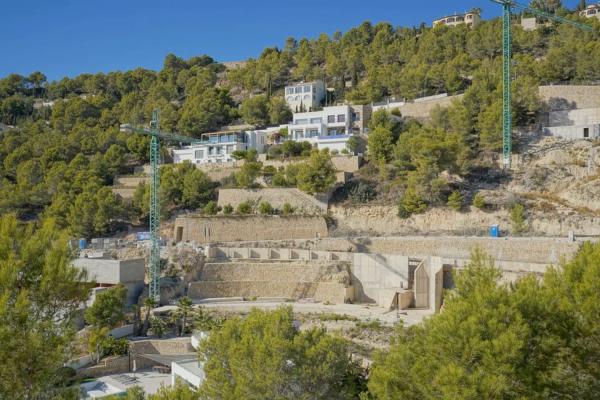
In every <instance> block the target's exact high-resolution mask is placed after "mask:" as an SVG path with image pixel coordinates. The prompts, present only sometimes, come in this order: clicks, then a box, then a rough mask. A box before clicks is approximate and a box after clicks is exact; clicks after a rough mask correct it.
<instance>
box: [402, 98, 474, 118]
mask: <svg viewBox="0 0 600 400" xmlns="http://www.w3.org/2000/svg"><path fill="white" fill-rule="evenodd" d="M463 96H464V95H462V94H459V95H456V96H448V97H442V98H438V99H431V100H428V101H419V102H412V103H406V104H404V105H402V106H399V107H397V108H398V109H399V110H400V113H401V114H402V116H403V117H410V118H415V119H420V120H424V119H429V118H431V111H432V110H433V109H434V108H435V107H437V106H440V107H442V108H448V107H450V105H451V104H452V102H453V101H454V100H461V99H462V98H463Z"/></svg>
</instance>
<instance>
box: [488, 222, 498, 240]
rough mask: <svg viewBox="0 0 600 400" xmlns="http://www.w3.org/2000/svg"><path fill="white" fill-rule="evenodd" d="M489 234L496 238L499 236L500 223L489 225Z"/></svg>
mask: <svg viewBox="0 0 600 400" xmlns="http://www.w3.org/2000/svg"><path fill="white" fill-rule="evenodd" d="M490 236H491V237H496V238H497V237H500V225H492V226H490Z"/></svg>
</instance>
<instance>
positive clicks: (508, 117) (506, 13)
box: [491, 0, 593, 169]
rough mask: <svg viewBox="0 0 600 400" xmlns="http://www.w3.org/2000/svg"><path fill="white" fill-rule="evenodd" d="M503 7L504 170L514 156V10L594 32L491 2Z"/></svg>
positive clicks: (508, 2) (507, 1) (505, 1)
mask: <svg viewBox="0 0 600 400" xmlns="http://www.w3.org/2000/svg"><path fill="white" fill-rule="evenodd" d="M491 1H493V2H494V3H498V4H500V5H502V153H503V164H504V168H506V169H510V167H511V154H512V87H511V62H512V27H511V14H512V9H518V10H521V11H526V12H529V13H531V14H533V15H535V16H536V17H540V18H544V19H548V20H552V21H555V22H559V23H563V24H568V25H572V26H575V27H577V28H580V29H583V30H587V31H593V28H592V27H591V26H590V25H586V24H582V23H580V22H577V21H573V20H571V19H567V18H563V17H559V16H558V15H554V14H549V13H547V12H545V11H541V10H536V9H535V8H530V7H528V6H524V5H522V4H519V3H517V2H516V1H512V0H491Z"/></svg>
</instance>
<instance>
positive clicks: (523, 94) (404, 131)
mask: <svg viewBox="0 0 600 400" xmlns="http://www.w3.org/2000/svg"><path fill="white" fill-rule="evenodd" d="M555 3H557V2H545V3H544V4H543V6H544V7H547V6H549V5H550V6H552V4H555ZM557 12H558V13H561V14H564V15H572V17H573V18H579V17H578V16H577V14H569V11H568V10H565V9H563V8H558V9H557ZM518 20H519V16H517V15H515V34H514V80H513V87H514V93H515V96H514V102H513V113H514V118H515V123H516V124H517V125H527V124H531V123H533V122H535V117H536V113H537V112H538V111H539V110H540V107H541V104H540V102H539V99H538V96H537V89H536V88H537V86H538V85H539V84H550V83H569V84H579V83H591V82H599V81H600V62H598V60H600V42H599V41H598V30H596V31H595V32H594V33H589V32H583V31H580V30H578V29H577V28H574V27H571V26H565V25H553V24H549V25H547V26H544V27H541V28H540V29H538V30H536V31H532V32H526V31H524V30H522V29H521V28H520V27H519V25H518ZM586 22H587V23H591V24H594V25H595V26H596V27H597V28H598V25H600V24H599V22H598V21H596V20H595V19H592V20H586ZM500 76H501V24H500V21H499V20H498V19H493V20H489V21H484V22H482V23H481V24H480V25H479V26H477V27H476V28H474V29H470V28H468V27H466V26H458V27H445V26H440V27H436V28H433V29H432V28H427V27H425V26H421V27H419V28H402V27H398V28H395V27H393V26H392V25H391V24H389V23H378V24H376V25H373V24H371V23H369V22H365V23H363V24H361V25H360V26H358V27H356V28H353V29H351V30H349V31H348V32H346V33H343V34H342V33H339V32H338V33H335V34H334V35H332V36H328V35H325V34H323V35H321V36H319V37H318V38H316V39H301V40H296V39H293V38H289V39H287V40H286V42H285V46H284V47H283V48H282V49H278V48H269V49H265V50H264V51H263V53H262V54H261V55H260V56H259V57H258V58H256V59H250V60H247V62H245V63H244V64H242V65H241V66H240V67H237V68H232V69H230V70H227V69H226V68H225V66H224V65H223V64H220V63H217V62H215V60H213V59H212V58H211V57H209V56H200V57H193V58H190V59H189V60H183V59H181V58H179V57H177V56H175V55H173V54H169V55H168V56H167V57H166V58H165V60H164V65H163V68H162V69H161V70H160V71H158V72H155V71H150V70H145V69H141V68H139V69H135V70H132V71H127V72H111V73H108V74H103V73H99V74H82V75H79V76H77V77H75V78H64V79H62V80H60V81H53V82H47V81H46V78H45V76H44V75H43V74H42V73H40V72H35V73H32V74H31V75H29V76H21V75H17V74H12V75H9V76H7V77H5V78H4V79H2V80H0V119H1V122H2V123H3V124H5V125H8V126H13V127H14V128H10V127H8V128H7V127H5V128H4V129H3V132H2V133H0V135H1V136H0V161H1V162H0V212H2V213H5V212H14V213H17V214H18V215H19V216H20V217H22V218H25V219H28V218H37V217H39V216H42V215H43V216H51V217H53V218H54V219H56V221H57V223H58V226H59V227H62V228H69V230H70V232H71V233H72V234H73V235H81V236H91V235H102V234H107V233H109V232H111V231H113V230H114V229H116V228H117V227H118V225H119V224H121V223H127V222H129V221H132V220H134V219H137V218H140V217H143V215H144V210H143V208H144V205H143V201H142V200H143V198H144V193H140V195H139V196H137V198H138V200H139V201H138V202H137V204H136V202H134V204H133V205H131V204H124V203H123V202H122V201H121V199H119V198H117V197H115V196H114V195H113V194H112V192H111V191H110V188H109V187H108V185H111V184H112V181H113V178H114V176H115V175H117V174H120V173H121V174H122V173H128V172H131V171H132V169H133V166H135V165H140V164H142V163H144V162H147V158H148V139H147V138H146V137H143V136H139V135H133V134H128V133H124V132H120V131H119V124H120V123H125V122H133V123H138V124H142V123H147V121H148V120H149V119H150V116H151V111H152V109H154V108H160V110H161V128H162V129H163V130H164V131H178V132H182V133H185V134H189V135H199V134H200V133H202V132H207V131H211V130H216V129H219V128H220V127H221V126H224V125H226V124H231V123H233V122H236V121H238V122H239V121H240V120H245V121H246V122H249V123H253V124H259V125H266V124H270V123H274V124H276V123H283V122H286V121H287V120H288V119H289V116H290V113H289V109H287V107H286V105H285V102H284V101H283V96H282V94H283V87H284V86H285V85H286V84H288V83H291V82H295V81H298V80H310V79H323V80H325V81H326V82H327V85H328V86H329V87H332V88H334V89H335V91H334V96H335V101H336V102H342V101H349V102H353V103H370V102H373V101H379V100H382V99H384V98H385V97H387V96H395V97H402V98H408V99H411V98H415V97H419V96H423V95H431V94H436V93H442V92H447V93H461V92H462V93H464V97H463V99H462V101H457V102H455V103H454V104H453V105H452V106H451V107H450V108H448V109H438V110H435V111H434V113H433V115H432V121H431V122H430V123H427V124H425V125H423V124H421V123H417V122H415V121H408V120H405V121H403V122H402V123H398V122H394V121H393V120H392V119H391V118H390V116H389V115H385V114H384V113H380V114H379V115H375V116H374V118H373V120H372V121H371V124H370V128H371V132H372V134H371V135H370V137H369V140H368V149H369V152H368V157H369V161H370V165H371V168H372V169H373V170H375V172H374V175H375V176H377V177H379V178H380V179H383V180H387V181H390V182H393V186H394V189H397V190H394V193H397V196H396V198H395V201H398V203H399V207H400V210H399V211H400V214H401V215H406V214H410V213H411V212H418V211H420V210H423V209H424V208H426V207H428V206H435V205H436V204H441V203H444V202H446V200H447V196H448V194H449V193H450V189H451V188H449V187H448V186H447V184H446V183H445V182H444V181H443V180H442V179H441V178H440V173H441V172H442V171H449V172H451V173H454V174H459V175H463V176H466V175H468V173H469V171H471V170H472V169H473V168H476V167H478V166H480V159H481V157H480V156H481V155H482V154H485V153H486V152H492V153H493V152H497V151H498V150H499V149H500V147H501V79H500ZM40 99H43V100H44V101H45V102H49V101H53V102H54V104H53V106H52V107H49V106H47V107H44V106H42V107H34V104H36V102H38V103H40V102H41V100H40ZM517 145H518V142H517ZM169 168H170V169H171V170H172V172H173V173H172V174H170V176H171V178H172V180H173V182H172V184H171V186H174V187H175V188H174V189H172V190H167V189H165V191H166V194H165V196H166V199H165V202H166V203H167V204H166V207H169V208H170V209H174V208H178V207H179V208H199V207H204V206H205V205H206V204H207V203H208V202H209V201H210V200H211V196H212V194H211V190H214V187H215V184H214V183H212V182H210V181H208V182H207V178H206V176H203V175H202V173H200V172H194V171H192V170H191V169H189V168H188V169H186V168H172V167H169ZM167 175H169V174H167ZM279 180H281V179H279ZM276 181H277V180H276ZM182 185H187V186H188V190H186V189H185V188H183V186H182ZM193 191H199V192H201V193H200V194H199V195H197V196H192V197H191V198H190V196H189V193H191V192H193ZM184 192H185V193H188V195H187V197H186V198H183V197H184Z"/></svg>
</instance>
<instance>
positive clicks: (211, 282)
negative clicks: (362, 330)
mask: <svg viewBox="0 0 600 400" xmlns="http://www.w3.org/2000/svg"><path fill="white" fill-rule="evenodd" d="M260 250H268V249H256V251H258V252H260ZM349 281H350V278H349V276H348V271H347V266H345V265H343V264H339V263H327V262H305V261H271V262H259V261H252V260H244V261H233V260H232V261H231V262H220V263H207V264H205V265H204V267H203V269H202V273H201V276H200V281H197V282H192V283H190V285H189V289H188V296H190V297H191V298H193V299H206V298H220V297H278V298H290V299H305V298H311V299H315V300H317V301H323V302H326V301H328V302H331V303H344V301H345V300H346V299H352V297H351V295H352V291H351V288H348V284H349Z"/></svg>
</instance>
